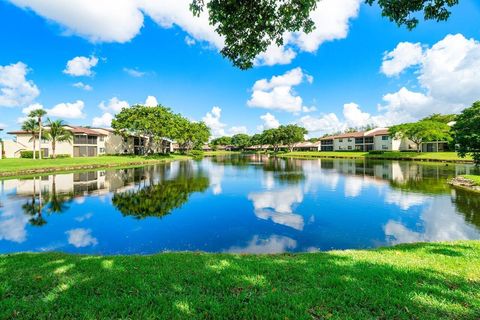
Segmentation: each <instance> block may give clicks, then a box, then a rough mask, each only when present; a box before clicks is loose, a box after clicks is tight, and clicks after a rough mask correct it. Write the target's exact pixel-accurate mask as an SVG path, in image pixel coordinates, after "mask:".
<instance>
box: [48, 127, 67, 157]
mask: <svg viewBox="0 0 480 320" xmlns="http://www.w3.org/2000/svg"><path fill="white" fill-rule="evenodd" d="M48 126H49V127H50V129H49V131H48V133H47V134H46V137H48V139H49V140H50V141H51V142H52V157H53V158H56V157H57V155H56V154H55V149H56V147H57V142H72V140H73V134H72V132H71V131H69V130H67V129H65V124H64V123H63V121H62V120H55V121H52V120H50V119H48Z"/></svg>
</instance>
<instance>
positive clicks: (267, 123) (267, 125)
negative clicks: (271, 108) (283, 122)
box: [257, 112, 280, 131]
mask: <svg viewBox="0 0 480 320" xmlns="http://www.w3.org/2000/svg"><path fill="white" fill-rule="evenodd" d="M260 119H262V121H263V124H262V125H260V126H258V127H257V129H258V130H259V131H263V130H268V129H275V128H278V127H280V122H279V121H278V120H277V118H275V116H274V115H273V114H271V113H270V112H267V113H266V114H264V115H262V116H260Z"/></svg>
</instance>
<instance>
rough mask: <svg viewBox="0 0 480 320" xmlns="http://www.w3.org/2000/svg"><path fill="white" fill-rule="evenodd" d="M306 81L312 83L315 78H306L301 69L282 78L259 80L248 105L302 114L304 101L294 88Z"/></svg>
mask: <svg viewBox="0 0 480 320" xmlns="http://www.w3.org/2000/svg"><path fill="white" fill-rule="evenodd" d="M304 80H307V82H311V81H313V78H312V77H311V76H306V75H305V74H304V73H303V71H302V69H301V68H295V69H292V70H290V71H288V72H286V73H285V74H283V75H280V76H273V77H272V78H271V79H270V80H267V79H261V80H257V81H256V82H255V84H254V85H253V88H252V90H253V92H252V96H251V98H250V100H248V101H247V105H248V106H249V107H255V108H263V109H274V110H282V111H287V112H294V113H298V112H301V111H302V110H303V100H302V98H301V97H300V96H298V95H297V94H296V93H295V92H294V90H293V87H294V86H297V85H299V84H301V83H302V82H303V81H304Z"/></svg>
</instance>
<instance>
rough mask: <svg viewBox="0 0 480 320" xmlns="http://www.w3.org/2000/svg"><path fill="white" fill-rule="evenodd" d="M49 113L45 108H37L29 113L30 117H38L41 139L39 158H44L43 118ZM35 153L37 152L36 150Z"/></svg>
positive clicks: (39, 138) (39, 137) (39, 139)
mask: <svg viewBox="0 0 480 320" xmlns="http://www.w3.org/2000/svg"><path fill="white" fill-rule="evenodd" d="M46 114H47V111H45V110H43V109H36V110H32V111H30V114H29V115H28V116H29V117H30V118H37V122H38V141H39V144H40V146H39V149H40V150H39V151H40V152H39V153H38V158H39V159H42V129H43V128H42V118H43V117H44V116H45V115H46ZM34 153H35V152H34Z"/></svg>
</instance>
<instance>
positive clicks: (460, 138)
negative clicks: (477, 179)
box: [453, 101, 480, 166]
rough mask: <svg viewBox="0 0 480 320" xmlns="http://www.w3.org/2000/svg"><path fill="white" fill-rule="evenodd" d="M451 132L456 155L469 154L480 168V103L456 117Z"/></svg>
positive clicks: (463, 155)
mask: <svg viewBox="0 0 480 320" xmlns="http://www.w3.org/2000/svg"><path fill="white" fill-rule="evenodd" d="M453 130H454V132H455V134H454V137H455V143H456V145H457V151H458V154H459V155H460V156H461V157H465V156H466V155H467V154H468V153H471V154H472V155H473V159H474V161H475V164H476V165H477V166H480V101H477V102H475V103H474V104H473V105H472V106H471V107H470V108H467V109H465V110H463V111H462V113H461V114H460V115H458V116H457V118H456V123H455V125H454V126H453Z"/></svg>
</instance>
